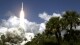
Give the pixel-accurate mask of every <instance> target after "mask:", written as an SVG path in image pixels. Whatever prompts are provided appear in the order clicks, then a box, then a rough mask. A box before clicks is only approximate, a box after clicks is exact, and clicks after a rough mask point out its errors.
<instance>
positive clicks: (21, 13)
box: [20, 2, 24, 29]
mask: <svg viewBox="0 0 80 45" xmlns="http://www.w3.org/2000/svg"><path fill="white" fill-rule="evenodd" d="M20 27H21V28H23V29H24V10H23V2H22V8H21V11H20Z"/></svg>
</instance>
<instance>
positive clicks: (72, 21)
mask: <svg viewBox="0 0 80 45" xmlns="http://www.w3.org/2000/svg"><path fill="white" fill-rule="evenodd" d="M62 17H63V18H62V19H63V24H64V26H65V30H67V31H68V32H69V33H68V32H67V34H68V35H67V37H70V39H71V37H72V38H74V37H73V36H74V29H73V28H75V29H76V26H78V24H79V23H80V22H79V19H78V18H79V17H80V16H79V14H78V13H76V12H75V11H66V12H65V14H63V16H62ZM70 44H72V45H73V43H70Z"/></svg>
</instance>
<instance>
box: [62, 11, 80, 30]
mask: <svg viewBox="0 0 80 45" xmlns="http://www.w3.org/2000/svg"><path fill="white" fill-rule="evenodd" d="M78 18H79V14H78V13H76V12H75V11H66V13H65V14H63V19H64V21H65V22H66V23H67V25H66V26H67V27H68V26H70V28H69V29H70V30H72V28H73V27H75V28H76V26H77V24H78V22H79V19H78Z"/></svg>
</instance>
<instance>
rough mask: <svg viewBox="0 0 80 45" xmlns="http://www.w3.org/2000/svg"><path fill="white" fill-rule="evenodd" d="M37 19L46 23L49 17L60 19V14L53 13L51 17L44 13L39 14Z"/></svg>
mask: <svg viewBox="0 0 80 45" xmlns="http://www.w3.org/2000/svg"><path fill="white" fill-rule="evenodd" d="M39 17H40V18H42V19H43V20H45V21H48V20H49V19H50V18H51V17H60V18H62V17H61V14H58V13H53V14H52V15H48V14H47V13H46V12H44V13H41V14H39Z"/></svg>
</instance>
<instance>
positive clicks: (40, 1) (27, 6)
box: [0, 0, 80, 23]
mask: <svg viewBox="0 0 80 45" xmlns="http://www.w3.org/2000/svg"><path fill="white" fill-rule="evenodd" d="M22 2H23V3H24V11H25V15H26V16H25V18H27V19H28V20H29V21H33V22H37V23H41V22H43V21H44V20H42V19H40V18H39V17H38V15H39V14H40V13H43V12H46V13H48V14H49V15H52V14H53V13H54V12H55V13H61V12H63V11H67V10H75V11H78V12H79V11H80V0H0V20H1V19H7V18H9V16H7V13H8V12H12V13H13V14H15V15H16V16H19V12H20V10H21V3H22Z"/></svg>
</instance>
